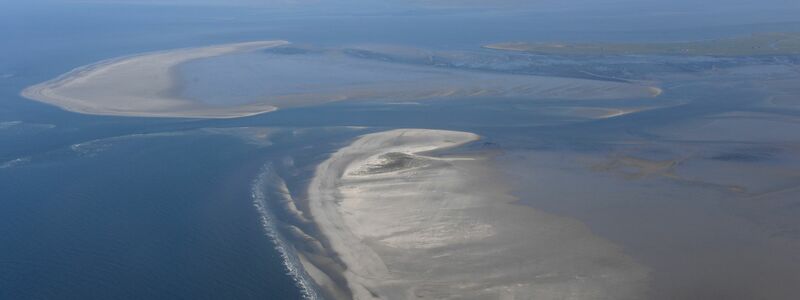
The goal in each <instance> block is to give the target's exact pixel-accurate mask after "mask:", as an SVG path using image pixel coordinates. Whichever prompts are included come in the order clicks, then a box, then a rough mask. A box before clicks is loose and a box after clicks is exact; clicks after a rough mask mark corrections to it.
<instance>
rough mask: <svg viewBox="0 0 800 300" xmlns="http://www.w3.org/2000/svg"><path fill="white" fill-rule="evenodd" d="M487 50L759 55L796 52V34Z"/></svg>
mask: <svg viewBox="0 0 800 300" xmlns="http://www.w3.org/2000/svg"><path fill="white" fill-rule="evenodd" d="M483 47H484V48H488V49H496V50H508V51H522V52H531V53H538V54H551V55H686V56H759V55H796V54H800V33H756V34H753V35H750V36H743V37H735V38H725V39H714V40H704V41H686V42H652V43H648V42H637V43H533V42H530V43H529V42H506V43H496V44H489V45H485V46H483Z"/></svg>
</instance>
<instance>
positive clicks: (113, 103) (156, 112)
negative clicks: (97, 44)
mask: <svg viewBox="0 0 800 300" xmlns="http://www.w3.org/2000/svg"><path fill="white" fill-rule="evenodd" d="M287 43H288V42H286V41H259V42H248V43H238V44H227V45H218V46H209V47H200V48H187V49H178V50H169V51H161V52H153V53H145V54H141V55H135V56H129V57H122V58H115V59H110V60H105V61H101V62H98V63H95V64H91V65H88V66H84V67H80V68H77V69H75V70H72V71H70V72H69V73H66V74H64V75H62V76H59V77H58V78H56V79H53V80H50V81H46V82H43V83H40V84H37V85H34V86H31V87H29V88H27V89H25V90H24V91H22V96H24V97H26V98H29V99H32V100H36V101H40V102H44V103H48V104H52V105H55V106H58V107H60V108H62V109H65V110H68V111H72V112H78V113H85V114H97V115H118V116H140V117H204V118H231V117H241V116H248V115H254V114H259V113H264V112H269V111H273V110H275V107H273V106H271V105H266V104H252V105H241V106H227V107H214V106H208V105H203V104H201V103H197V102H193V101H189V100H186V99H182V98H180V97H177V96H175V95H174V94H175V93H174V92H173V89H174V88H175V86H176V79H175V74H173V73H174V72H173V71H172V70H173V67H175V66H177V65H179V64H181V63H184V62H187V61H190V60H194V59H200V58H206V57H212V56H218V55H224V54H229V53H234V52H241V51H252V50H257V49H262V48H269V47H275V46H280V45H285V44H287Z"/></svg>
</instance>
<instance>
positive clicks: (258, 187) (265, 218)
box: [251, 164, 322, 300]
mask: <svg viewBox="0 0 800 300" xmlns="http://www.w3.org/2000/svg"><path fill="white" fill-rule="evenodd" d="M273 176H275V174H274V171H273V170H272V167H271V165H270V164H266V165H264V166H263V167H262V168H261V171H260V172H259V174H258V176H257V177H256V178H255V179H254V180H253V184H252V187H251V197H252V198H253V205H254V206H255V207H256V210H258V213H259V215H260V218H261V225H262V226H263V228H264V231H265V232H266V234H267V236H268V237H269V238H270V239H271V240H272V241H273V242H274V244H275V249H276V250H278V253H279V254H280V256H281V258H282V260H283V266H284V267H285V268H286V271H287V273H288V274H289V275H290V276H291V277H292V279H294V282H295V284H296V285H297V287H298V288H300V293H301V294H302V295H303V298H304V299H307V300H317V299H322V297H321V296H320V295H319V293H318V292H317V286H316V284H315V283H314V281H313V280H312V279H311V276H309V275H308V273H306V271H305V269H303V266H302V264H301V262H300V258H299V257H298V256H297V254H296V251H295V249H294V247H293V246H292V245H291V244H290V243H288V242H287V241H286V239H285V238H284V237H283V235H282V234H281V233H280V232H279V231H278V229H277V224H276V221H275V216H274V215H273V214H272V212H270V210H269V208H268V207H267V192H266V191H265V189H266V187H267V186H268V185H269V184H270V178H271V177H273Z"/></svg>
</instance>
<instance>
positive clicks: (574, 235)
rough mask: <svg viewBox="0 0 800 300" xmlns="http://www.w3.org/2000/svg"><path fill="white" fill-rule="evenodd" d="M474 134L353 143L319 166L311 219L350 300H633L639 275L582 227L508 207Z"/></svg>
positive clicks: (425, 133)
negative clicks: (474, 153)
mask: <svg viewBox="0 0 800 300" xmlns="http://www.w3.org/2000/svg"><path fill="white" fill-rule="evenodd" d="M477 139H478V136H476V135H474V134H471V133H466V132H455V131H441V130H421V129H404V130H392V131H386V132H380V133H374V134H368V135H365V136H362V137H361V138H359V139H358V140H356V141H355V142H354V143H352V144H351V145H349V146H347V147H345V148H342V149H341V150H339V151H338V152H336V153H335V154H333V155H332V156H331V157H330V158H329V159H328V160H327V161H325V162H324V163H322V164H320V165H319V166H318V168H317V170H316V176H315V178H314V179H313V181H312V182H311V185H310V187H309V194H308V196H309V207H310V212H311V217H312V219H313V221H314V222H316V224H317V225H318V227H319V229H320V231H321V233H322V234H323V235H324V237H325V239H326V240H327V241H328V245H329V247H330V248H331V249H332V250H333V251H334V252H335V253H336V254H337V255H338V256H339V258H340V259H341V261H342V262H343V263H344V264H345V265H346V271H344V277H345V278H346V279H347V284H348V287H349V289H350V290H351V292H352V294H353V297H354V298H356V299H374V298H381V299H412V298H414V299H418V298H422V299H443V298H447V299H641V297H642V296H643V295H642V294H640V293H641V292H642V291H643V289H644V286H645V285H646V279H647V271H646V270H645V269H644V268H643V267H642V266H640V265H638V264H637V263H635V262H634V261H632V260H631V259H630V258H628V257H627V256H625V255H624V254H623V253H621V251H620V250H619V249H618V248H617V247H615V246H614V245H613V244H611V243H609V242H607V241H605V240H603V239H601V238H599V237H596V236H594V235H592V234H591V233H590V232H589V231H588V230H587V229H586V228H585V227H584V226H583V225H582V224H580V223H578V222H576V221H573V220H570V219H566V218H562V217H558V216H554V215H550V214H546V213H543V212H539V211H537V210H534V209H532V208H530V207H526V206H521V205H516V204H514V203H513V202H515V201H516V199H515V198H514V197H512V196H510V195H509V193H508V191H507V190H506V188H505V187H504V184H503V182H502V181H501V180H498V177H499V176H497V175H496V174H495V173H494V171H492V169H491V167H490V165H489V163H488V161H487V160H485V159H482V158H480V157H455V158H454V157H440V156H433V155H430V154H426V152H428V151H431V150H438V149H444V148H448V147H455V146H459V145H462V144H465V143H468V142H471V141H474V140H477Z"/></svg>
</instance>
